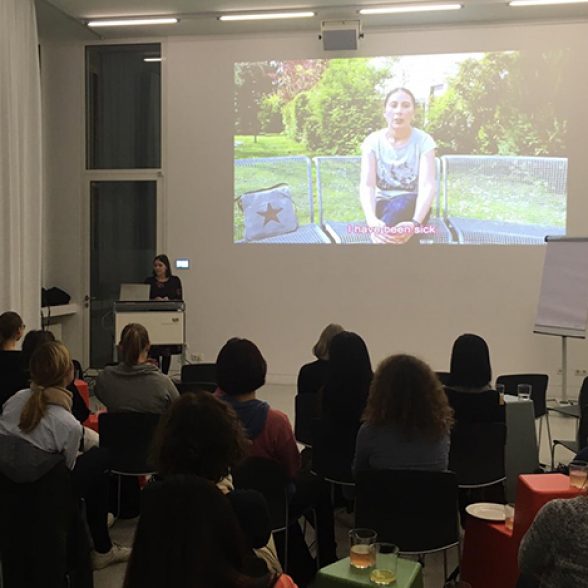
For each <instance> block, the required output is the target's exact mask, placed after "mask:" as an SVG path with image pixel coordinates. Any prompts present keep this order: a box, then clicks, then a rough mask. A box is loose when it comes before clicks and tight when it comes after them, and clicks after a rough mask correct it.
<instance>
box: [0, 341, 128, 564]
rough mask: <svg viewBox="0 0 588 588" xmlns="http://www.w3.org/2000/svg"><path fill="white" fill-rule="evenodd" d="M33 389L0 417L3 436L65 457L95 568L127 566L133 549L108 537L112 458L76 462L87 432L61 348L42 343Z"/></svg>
mask: <svg viewBox="0 0 588 588" xmlns="http://www.w3.org/2000/svg"><path fill="white" fill-rule="evenodd" d="M30 370H31V379H32V383H31V387H30V388H27V389H25V390H21V391H20V392H17V393H16V394H14V395H13V396H12V397H11V398H9V399H8V401H7V402H6V404H5V405H4V412H3V413H2V415H1V416H0V435H11V436H15V437H19V438H21V439H24V440H25V441H28V442H29V443H31V444H32V445H34V446H36V447H38V448H39V449H42V450H44V451H47V452H48V453H61V454H63V456H64V459H65V463H66V465H67V467H68V468H69V469H71V470H72V479H73V482H74V486H75V488H76V490H77V492H78V494H79V495H80V496H81V497H83V498H84V499H85V503H86V518H87V521H88V526H89V528H90V533H91V535H92V539H93V541H94V551H93V552H92V565H93V567H94V569H101V568H104V567H106V566H108V565H110V564H112V563H116V562H119V561H126V560H127V559H128V557H129V549H128V548H126V547H120V546H118V545H116V544H113V543H112V542H111V540H110V537H109V534H108V526H107V517H108V476H107V474H106V473H105V472H106V470H107V468H108V454H107V453H106V452H105V451H104V450H102V449H99V448H94V449H91V450H90V451H88V452H87V453H84V454H82V455H80V456H79V457H78V451H79V449H80V446H81V442H82V438H83V431H82V430H83V427H82V426H81V425H80V423H79V422H78V421H77V420H76V419H75V417H74V416H73V415H72V414H71V408H72V398H71V393H70V392H69V391H68V390H66V389H65V386H66V385H67V384H68V383H69V382H71V381H72V379H73V364H72V361H71V357H70V354H69V351H68V349H67V347H65V345H63V343H60V342H57V341H54V342H49V343H44V344H43V345H41V346H40V347H38V348H37V350H36V351H35V352H34V353H33V355H32V357H31V362H30Z"/></svg>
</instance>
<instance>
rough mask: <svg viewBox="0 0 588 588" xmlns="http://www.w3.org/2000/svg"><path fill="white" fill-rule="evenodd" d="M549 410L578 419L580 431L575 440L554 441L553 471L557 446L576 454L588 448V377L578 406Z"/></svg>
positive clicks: (580, 394)
mask: <svg viewBox="0 0 588 588" xmlns="http://www.w3.org/2000/svg"><path fill="white" fill-rule="evenodd" d="M549 410H552V411H554V412H557V413H560V414H564V415H566V416H575V417H576V418H578V430H577V435H576V439H575V440H562V439H554V440H553V444H552V445H551V468H552V469H553V467H554V465H555V448H556V446H557V445H561V446H562V447H565V448H566V449H568V450H569V451H571V452H572V453H574V454H576V453H578V452H580V451H581V450H582V449H584V447H587V446H588V376H587V377H586V378H584V381H583V382H582V386H581V388H580V393H579V394H578V404H577V405H573V406H561V407H556V408H553V409H551V408H550V409H549ZM576 415H577V416H576Z"/></svg>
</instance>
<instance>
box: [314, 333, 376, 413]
mask: <svg viewBox="0 0 588 588" xmlns="http://www.w3.org/2000/svg"><path fill="white" fill-rule="evenodd" d="M372 376H373V372H372V363H371V361H370V355H369V352H368V349H367V346H366V344H365V341H364V340H363V339H362V338H361V337H360V336H359V335H358V334H357V333H351V332H349V331H343V332H342V333H339V334H338V335H335V336H334V337H333V339H332V340H331V345H330V347H329V366H328V368H327V382H326V384H325V388H324V390H323V402H322V412H323V415H324V416H325V417H327V418H329V417H330V418H332V419H333V420H335V421H338V422H340V423H342V424H343V423H345V422H348V423H349V424H354V423H357V424H358V423H359V419H360V417H361V414H362V412H363V409H364V408H365V403H366V401H367V396H368V391H369V387H370V383H371V381H372Z"/></svg>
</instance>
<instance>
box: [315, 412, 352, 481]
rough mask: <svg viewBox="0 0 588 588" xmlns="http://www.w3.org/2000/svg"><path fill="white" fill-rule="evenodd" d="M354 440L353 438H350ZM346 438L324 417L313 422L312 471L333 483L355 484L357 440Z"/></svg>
mask: <svg viewBox="0 0 588 588" xmlns="http://www.w3.org/2000/svg"><path fill="white" fill-rule="evenodd" d="M350 441H353V438H351V439H350ZM350 441H349V442H346V441H345V439H344V438H343V437H342V436H341V435H339V434H338V433H337V431H335V430H333V428H332V427H331V426H330V425H329V423H328V422H327V421H325V420H323V419H314V420H313V422H312V472H313V474H315V475H317V476H319V477H321V478H323V479H324V480H326V481H327V482H329V483H331V485H333V484H336V485H341V486H355V479H354V477H353V474H352V472H351V465H352V463H353V455H354V453H355V442H353V443H351V442H350Z"/></svg>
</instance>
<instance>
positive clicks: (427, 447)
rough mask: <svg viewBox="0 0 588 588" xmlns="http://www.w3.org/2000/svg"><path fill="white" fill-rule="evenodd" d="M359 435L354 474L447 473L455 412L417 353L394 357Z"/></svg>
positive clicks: (383, 367)
mask: <svg viewBox="0 0 588 588" xmlns="http://www.w3.org/2000/svg"><path fill="white" fill-rule="evenodd" d="M363 421H364V422H363V425H362V426H361V428H360V430H359V433H358V435H357V442H356V447H355V460H354V464H353V470H354V472H358V471H361V470H366V469H413V470H437V471H439V470H446V469H447V464H448V458H449V433H450V429H451V425H452V424H453V416H452V410H451V408H450V407H449V404H448V402H447V397H446V396H445V393H444V391H443V387H442V385H441V383H440V382H439V380H438V379H437V376H436V375H435V373H434V372H433V371H432V370H431V368H430V367H429V366H428V365H427V364H426V363H425V362H424V361H422V360H420V359H418V358H416V357H414V356H412V355H393V356H391V357H388V358H387V359H385V360H384V361H382V363H380V365H379V366H378V369H377V370H376V373H375V374H374V379H373V381H372V385H371V387H370V392H369V396H368V401H367V406H366V409H365V412H364V416H363Z"/></svg>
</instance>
